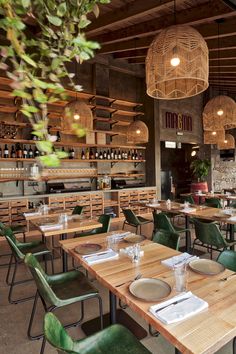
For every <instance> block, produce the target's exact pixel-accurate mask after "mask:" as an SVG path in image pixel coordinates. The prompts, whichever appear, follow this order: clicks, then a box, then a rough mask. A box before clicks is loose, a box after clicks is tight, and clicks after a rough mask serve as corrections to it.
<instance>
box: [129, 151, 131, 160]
mask: <svg viewBox="0 0 236 354" xmlns="http://www.w3.org/2000/svg"><path fill="white" fill-rule="evenodd" d="M128 160H131V153H130V150H129V151H128Z"/></svg>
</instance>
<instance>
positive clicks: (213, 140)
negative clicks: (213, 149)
mask: <svg viewBox="0 0 236 354" xmlns="http://www.w3.org/2000/svg"><path fill="white" fill-rule="evenodd" d="M203 136H204V144H218V143H220V142H221V141H224V140H225V131H224V130H223V129H222V130H215V131H204V133H203Z"/></svg>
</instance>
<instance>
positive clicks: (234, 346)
mask: <svg viewBox="0 0 236 354" xmlns="http://www.w3.org/2000/svg"><path fill="white" fill-rule="evenodd" d="M233 354H236V337H234V339H233Z"/></svg>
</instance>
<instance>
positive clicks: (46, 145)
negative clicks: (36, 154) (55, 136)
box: [36, 140, 53, 154]
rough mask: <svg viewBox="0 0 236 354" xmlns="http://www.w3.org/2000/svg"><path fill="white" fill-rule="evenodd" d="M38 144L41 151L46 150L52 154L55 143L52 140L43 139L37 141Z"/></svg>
mask: <svg viewBox="0 0 236 354" xmlns="http://www.w3.org/2000/svg"><path fill="white" fill-rule="evenodd" d="M36 146H37V148H38V149H39V150H40V151H44V152H46V153H48V154H50V153H51V152H52V147H53V144H52V142H51V141H47V140H42V141H37V143H36Z"/></svg>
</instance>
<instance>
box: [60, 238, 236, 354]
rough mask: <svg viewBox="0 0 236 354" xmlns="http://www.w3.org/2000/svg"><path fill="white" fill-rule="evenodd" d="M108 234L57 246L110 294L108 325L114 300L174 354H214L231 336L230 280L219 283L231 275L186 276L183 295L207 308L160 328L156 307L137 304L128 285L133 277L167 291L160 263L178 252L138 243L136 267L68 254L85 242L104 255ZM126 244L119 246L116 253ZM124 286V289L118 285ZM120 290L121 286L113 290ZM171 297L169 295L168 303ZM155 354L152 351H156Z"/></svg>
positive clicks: (124, 260)
mask: <svg viewBox="0 0 236 354" xmlns="http://www.w3.org/2000/svg"><path fill="white" fill-rule="evenodd" d="M107 235H109V233H108V234H100V235H96V236H88V237H84V238H83V239H81V238H77V239H76V238H75V239H68V240H64V241H60V244H61V246H62V248H63V249H64V251H65V252H67V253H69V254H70V255H71V256H72V257H73V258H74V259H75V260H77V261H78V262H79V263H80V264H81V265H82V266H83V267H84V268H85V269H87V270H88V271H89V272H90V273H91V274H92V276H94V277H96V279H97V280H98V281H99V282H100V283H101V284H102V285H103V286H104V287H106V288H107V289H109V292H110V315H111V322H112V323H114V322H115V321H116V316H115V309H116V297H119V298H120V299H121V300H122V301H123V302H125V303H126V304H127V305H128V306H129V307H130V308H131V309H132V310H133V311H134V312H136V313H137V314H139V315H140V316H141V317H142V318H143V319H144V320H145V321H146V322H147V323H149V324H150V325H151V326H152V327H153V328H155V329H156V330H157V331H159V332H160V333H161V334H162V335H163V336H164V337H165V338H166V339H167V340H168V341H169V342H170V343H172V344H173V345H174V346H175V347H176V348H177V352H178V351H180V352H181V353H194V354H211V353H215V352H216V351H217V350H218V349H220V348H221V347H222V346H223V345H225V344H226V343H228V342H229V341H230V340H232V339H233V338H234V337H235V336H236V316H235V313H236V302H235V292H236V277H232V278H231V279H230V280H228V281H221V280H220V279H222V278H223V277H226V276H228V275H230V274H232V272H231V271H229V270H225V271H224V272H223V273H220V274H219V275H216V276H205V275H200V274H197V273H194V272H192V271H191V270H189V275H188V285H187V287H188V290H191V291H192V292H193V293H194V294H195V295H197V296H199V297H200V298H202V299H204V300H205V301H207V302H208V304H209V308H208V309H207V310H204V311H203V312H201V313H199V314H197V315H195V316H193V317H192V318H189V319H187V320H185V321H182V322H178V323H175V324H171V325H164V324H163V323H162V322H160V321H159V320H158V319H157V318H155V317H154V316H153V315H152V314H151V313H150V312H149V311H148V309H149V307H150V306H151V305H153V304H155V303H157V302H146V301H142V300H139V299H137V298H136V297H134V296H133V295H132V294H131V293H130V292H129V285H130V283H131V281H132V279H134V278H135V276H136V275H137V274H138V273H141V274H142V277H143V278H144V277H145V278H159V279H162V280H164V281H166V282H167V283H169V284H170V286H171V287H172V289H173V285H174V275H173V272H172V270H170V269H169V268H167V267H166V266H164V265H162V264H161V260H163V259H166V258H169V257H172V256H174V255H177V254H178V253H179V252H177V251H175V250H173V249H170V248H167V247H165V246H162V245H159V244H155V243H153V242H151V241H149V240H145V241H143V242H142V243H141V248H142V250H143V251H144V256H143V257H142V258H141V260H140V262H139V263H138V264H136V263H132V262H131V260H130V259H129V258H128V257H125V256H120V258H119V259H117V260H111V261H106V262H103V263H100V264H96V265H89V264H88V263H87V262H86V261H85V260H84V259H83V258H82V256H81V255H79V254H78V253H76V252H75V250H74V248H75V247H76V246H78V245H79V244H82V243H86V242H91V243H98V244H101V245H102V246H103V247H104V249H105V240H106V237H107ZM127 245H128V244H127V243H125V242H120V244H119V247H121V248H123V247H126V246H127ZM123 283H124V284H123ZM120 284H123V285H121V286H119V285H120ZM174 295H176V293H175V291H174V290H172V292H171V294H170V296H169V297H170V298H171V297H173V296H174ZM156 352H157V353H158V347H157V351H156Z"/></svg>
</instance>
